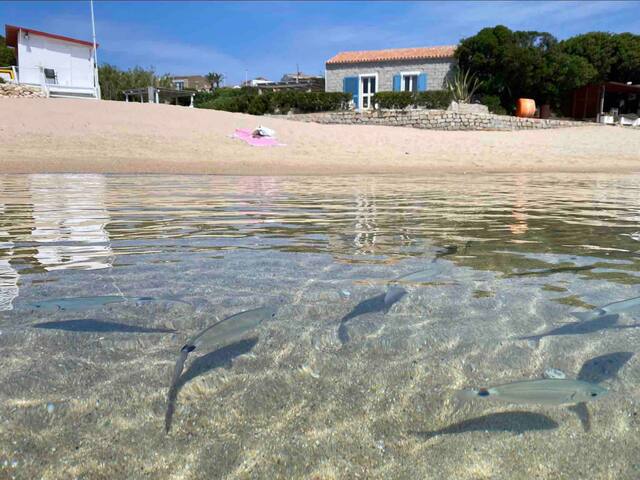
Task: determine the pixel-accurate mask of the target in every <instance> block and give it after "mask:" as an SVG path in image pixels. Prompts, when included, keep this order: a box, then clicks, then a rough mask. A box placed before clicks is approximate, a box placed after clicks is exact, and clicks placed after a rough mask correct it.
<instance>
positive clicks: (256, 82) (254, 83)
mask: <svg viewBox="0 0 640 480" xmlns="http://www.w3.org/2000/svg"><path fill="white" fill-rule="evenodd" d="M268 83H273V82H272V81H271V80H267V79H266V78H264V77H256V78H254V79H251V80H247V81H246V82H242V86H243V87H259V86H260V85H266V84H268Z"/></svg>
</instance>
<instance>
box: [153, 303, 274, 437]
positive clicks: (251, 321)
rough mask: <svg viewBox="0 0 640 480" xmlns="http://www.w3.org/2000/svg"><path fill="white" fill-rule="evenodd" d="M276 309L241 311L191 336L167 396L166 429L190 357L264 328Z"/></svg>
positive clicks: (182, 353)
mask: <svg viewBox="0 0 640 480" xmlns="http://www.w3.org/2000/svg"><path fill="white" fill-rule="evenodd" d="M276 313H277V308H276V307H260V308H255V309H253V310H246V311H244V312H239V313H236V314H234V315H231V316H230V317H227V318H225V319H223V320H220V321H219V322H217V323H214V324H213V325H211V326H209V327H207V328H205V329H204V330H202V331H201V332H200V333H198V334H196V335H195V336H193V337H191V338H190V339H189V340H187V342H186V343H185V344H184V346H183V347H182V348H181V349H180V355H179V357H178V360H177V361H176V366H175V368H174V371H173V377H172V379H171V386H170V387H169V393H168V395H167V413H166V416H165V430H166V431H167V432H169V430H170V429H171V419H172V418H173V410H174V408H175V402H176V398H177V395H178V388H177V385H178V381H179V380H180V376H181V375H182V371H183V370H184V364H185V362H186V361H187V357H188V355H189V354H190V353H191V352H194V351H198V352H200V351H203V352H204V351H210V350H213V349H214V348H216V347H220V346H223V345H227V344H230V343H233V342H237V341H238V340H242V339H243V338H244V336H245V335H246V334H247V333H249V332H251V331H252V330H253V329H254V328H256V327H257V326H258V325H260V324H261V323H262V322H263V321H265V320H269V319H272V318H275V316H276Z"/></svg>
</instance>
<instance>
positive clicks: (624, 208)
mask: <svg viewBox="0 0 640 480" xmlns="http://www.w3.org/2000/svg"><path fill="white" fill-rule="evenodd" d="M639 192H640V176H610V177H608V176H602V175H600V176H589V175H584V176H572V177H567V176H558V175H536V176H527V175H517V176H510V175H494V176H487V177H474V178H465V181H464V182H460V180H459V178H458V177H447V176H443V177H435V178H426V177H417V178H409V179H408V178H406V177H393V176H389V177H385V176H379V177H332V178H330V179H329V178H322V177H315V178H310V177H211V176H152V175H149V176H102V175H32V176H19V175H14V176H2V177H1V180H0V206H1V207H0V208H2V210H1V211H2V220H1V221H0V236H1V237H2V238H1V241H2V243H0V259H1V260H2V263H1V265H2V267H0V268H2V272H3V273H2V275H1V276H0V278H2V282H3V283H2V284H1V285H3V292H4V294H3V298H9V297H10V296H11V295H13V294H14V292H15V288H17V287H16V286H17V285H18V284H19V282H18V278H19V277H20V275H25V274H29V273H36V272H46V271H54V270H63V269H90V270H94V269H104V268H109V267H111V266H113V265H114V262H116V263H117V261H116V260H117V258H118V257H119V256H122V255H128V254H131V253H151V252H158V253H162V254H173V253H190V252H196V253H197V252H203V251H218V250H228V249H238V248H244V249H272V250H280V251H284V252H305V253H328V254H330V255H332V256H333V257H334V259H335V260H336V261H339V262H346V263H358V262H370V263H396V262H398V261H400V260H401V259H403V258H408V257H429V258H432V257H433V255H434V254H435V252H437V251H439V250H440V249H441V247H443V246H445V245H452V244H453V245H464V244H465V243H467V242H472V243H473V245H474V248H473V255H464V254H461V253H460V252H458V254H452V255H450V257H449V258H451V260H452V262H454V263H456V264H458V265H462V266H468V267H471V268H473V269H476V270H491V271H498V272H501V273H504V274H513V273H514V272H516V274H518V273H517V272H520V273H519V274H522V273H521V272H525V273H524V274H528V272H533V273H535V276H542V275H554V274H557V273H567V274H569V273H575V272H572V271H570V268H571V265H569V266H568V267H569V268H567V270H566V272H560V271H558V270H557V268H558V266H557V262H556V261H555V260H556V259H557V258H559V257H560V256H567V255H571V258H572V259H579V258H582V257H585V256H590V257H591V258H595V260H596V261H597V262H598V264H597V266H598V268H597V269H596V268H593V269H591V268H584V269H583V267H581V266H580V265H581V264H579V263H576V265H578V268H580V275H581V276H582V277H583V278H593V279H603V280H608V281H613V282H616V283H629V284H634V283H638V282H640V276H638V275H637V274H636V272H637V270H638V268H637V265H636V264H637V261H638V260H637V259H636V254H635V252H637V251H638V250H639V249H638V243H637V241H636V240H635V239H634V238H635V237H634V236H633V233H634V232H636V231H637V229H638V228H637V211H638V200H637V198H638V195H637V193H639ZM507 246H508V250H509V251H510V253H512V255H509V258H505V255H504V254H503V253H502V254H501V253H499V252H503V251H504V250H505V247H507ZM542 254H545V255H547V256H546V257H544V256H542ZM536 255H537V256H536ZM554 256H555V257H554ZM571 261H572V262H573V260H571ZM596 261H592V262H591V264H592V265H595V264H596ZM563 268H564V267H563ZM576 271H577V270H576ZM6 303H7V301H6V300H5V301H4V304H6Z"/></svg>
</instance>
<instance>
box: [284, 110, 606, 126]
mask: <svg viewBox="0 0 640 480" xmlns="http://www.w3.org/2000/svg"><path fill="white" fill-rule="evenodd" d="M278 117H280V118H282V116H278ZM285 118H287V119H290V120H297V121H301V122H315V123H337V124H348V125H387V126H394V127H414V128H424V129H429V130H534V129H541V128H560V127H578V126H584V125H594V124H592V123H585V122H572V121H568V120H541V119H539V118H519V117H511V116H508V115H493V114H474V113H465V112H452V111H447V110H370V111H364V112H356V111H352V110H349V111H340V112H322V113H304V114H289V115H286V116H285Z"/></svg>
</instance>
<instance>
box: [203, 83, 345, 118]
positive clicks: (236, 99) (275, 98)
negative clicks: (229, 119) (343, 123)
mask: <svg viewBox="0 0 640 480" xmlns="http://www.w3.org/2000/svg"><path fill="white" fill-rule="evenodd" d="M220 90H226V91H224V92H221V93H220ZM216 92H219V93H216ZM200 98H201V101H198V102H195V105H196V106H197V107H199V108H212V109H215V110H226V111H229V112H243V113H250V114H252V115H264V114H265V113H273V112H279V113H288V112H289V111H290V110H294V111H296V112H300V113H309V112H326V111H331V110H341V109H345V108H346V107H347V104H348V103H349V101H350V100H351V94H348V93H341V92H296V91H291V90H289V91H280V92H268V93H263V94H258V91H257V89H244V88H243V89H218V90H216V91H215V92H211V93H210V94H208V95H201V97H200ZM202 100H204V101H202Z"/></svg>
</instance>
